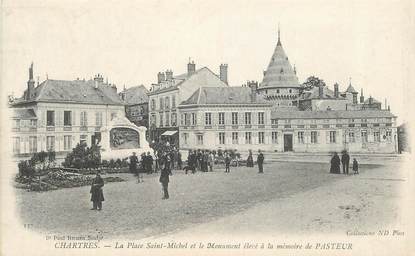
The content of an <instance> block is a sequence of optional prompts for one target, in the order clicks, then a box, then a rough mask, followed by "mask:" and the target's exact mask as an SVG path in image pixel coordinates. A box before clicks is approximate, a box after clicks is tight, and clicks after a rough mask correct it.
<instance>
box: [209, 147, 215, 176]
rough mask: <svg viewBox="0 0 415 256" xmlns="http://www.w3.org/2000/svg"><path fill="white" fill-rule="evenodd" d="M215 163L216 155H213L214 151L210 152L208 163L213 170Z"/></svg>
mask: <svg viewBox="0 0 415 256" xmlns="http://www.w3.org/2000/svg"><path fill="white" fill-rule="evenodd" d="M214 164H215V156H214V155H213V153H212V152H210V153H209V160H208V165H209V171H210V172H213V165H214Z"/></svg>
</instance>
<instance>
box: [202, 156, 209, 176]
mask: <svg viewBox="0 0 415 256" xmlns="http://www.w3.org/2000/svg"><path fill="white" fill-rule="evenodd" d="M208 166H209V153H208V151H204V152H203V171H204V172H207V171H208Z"/></svg>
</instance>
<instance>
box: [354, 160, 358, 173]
mask: <svg viewBox="0 0 415 256" xmlns="http://www.w3.org/2000/svg"><path fill="white" fill-rule="evenodd" d="M353 171H354V174H359V164H358V163H357V160H356V158H353Z"/></svg>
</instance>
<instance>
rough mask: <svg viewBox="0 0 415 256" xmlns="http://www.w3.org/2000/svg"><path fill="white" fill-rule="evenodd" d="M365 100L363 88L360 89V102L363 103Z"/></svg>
mask: <svg viewBox="0 0 415 256" xmlns="http://www.w3.org/2000/svg"><path fill="white" fill-rule="evenodd" d="M364 102H365V97H364V96H363V89H360V103H361V104H363V103H364Z"/></svg>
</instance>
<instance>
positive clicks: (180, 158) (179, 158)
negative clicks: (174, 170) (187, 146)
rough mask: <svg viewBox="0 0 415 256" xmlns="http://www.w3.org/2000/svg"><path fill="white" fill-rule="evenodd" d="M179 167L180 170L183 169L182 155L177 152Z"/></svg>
mask: <svg viewBox="0 0 415 256" xmlns="http://www.w3.org/2000/svg"><path fill="white" fill-rule="evenodd" d="M177 167H178V169H179V170H181V169H182V154H181V153H180V151H179V150H177Z"/></svg>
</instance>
